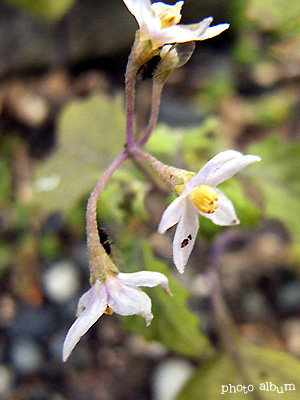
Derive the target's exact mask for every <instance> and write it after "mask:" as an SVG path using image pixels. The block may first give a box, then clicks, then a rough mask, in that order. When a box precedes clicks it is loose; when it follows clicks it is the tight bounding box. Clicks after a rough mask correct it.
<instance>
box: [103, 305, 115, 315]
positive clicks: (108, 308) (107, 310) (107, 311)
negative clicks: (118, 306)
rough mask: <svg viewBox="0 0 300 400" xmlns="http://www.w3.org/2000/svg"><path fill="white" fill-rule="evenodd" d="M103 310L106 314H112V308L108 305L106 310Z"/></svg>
mask: <svg viewBox="0 0 300 400" xmlns="http://www.w3.org/2000/svg"><path fill="white" fill-rule="evenodd" d="M104 312H105V314H108V315H111V314H113V310H112V309H111V308H110V307H109V306H106V310H105V311H104Z"/></svg>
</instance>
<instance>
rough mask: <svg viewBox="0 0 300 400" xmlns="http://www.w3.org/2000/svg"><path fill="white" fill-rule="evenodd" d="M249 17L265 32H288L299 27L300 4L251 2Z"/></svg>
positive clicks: (277, 0)
mask: <svg viewBox="0 0 300 400" xmlns="http://www.w3.org/2000/svg"><path fill="white" fill-rule="evenodd" d="M246 14H247V17H248V18H249V19H250V20H252V21H255V22H257V23H258V24H259V25H260V26H261V28H262V29H264V30H276V29H277V30H283V31H286V30H288V29H290V28H291V27H293V26H294V25H296V24H297V25H299V18H300V2H299V1H298V0H291V1H289V2H288V3H287V2H286V0H250V1H249V2H248V7H247V10H246Z"/></svg>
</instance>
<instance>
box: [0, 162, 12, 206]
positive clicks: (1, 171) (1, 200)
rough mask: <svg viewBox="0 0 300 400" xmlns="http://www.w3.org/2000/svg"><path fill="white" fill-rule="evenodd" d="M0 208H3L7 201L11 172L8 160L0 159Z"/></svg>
mask: <svg viewBox="0 0 300 400" xmlns="http://www.w3.org/2000/svg"><path fill="white" fill-rule="evenodd" d="M0 176H1V179H0V207H1V208H2V207H4V206H5V205H6V204H7V203H8V201H9V195H10V189H11V171H10V168H9V162H8V160H6V159H4V158H1V159H0Z"/></svg>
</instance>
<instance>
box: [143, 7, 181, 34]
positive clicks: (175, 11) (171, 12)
mask: <svg viewBox="0 0 300 400" xmlns="http://www.w3.org/2000/svg"><path fill="white" fill-rule="evenodd" d="M182 5H183V1H178V2H177V3H176V4H174V5H173V6H170V5H169V4H164V3H161V2H157V3H153V4H152V5H151V8H152V10H153V11H154V12H155V14H156V15H157V16H158V17H159V19H160V20H161V28H167V27H168V26H171V25H177V24H178V23H179V21H180V20H181V14H180V11H181V7H182Z"/></svg>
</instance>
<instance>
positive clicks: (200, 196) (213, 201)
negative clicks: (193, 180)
mask: <svg viewBox="0 0 300 400" xmlns="http://www.w3.org/2000/svg"><path fill="white" fill-rule="evenodd" d="M189 198H190V200H191V201H192V203H193V204H194V205H195V206H196V207H197V208H198V210H200V211H202V212H203V213H205V214H212V213H214V212H215V211H216V209H217V208H218V194H217V192H216V189H214V188H212V187H210V186H207V185H200V186H198V187H196V188H194V189H192V190H191V191H190V193H189Z"/></svg>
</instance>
